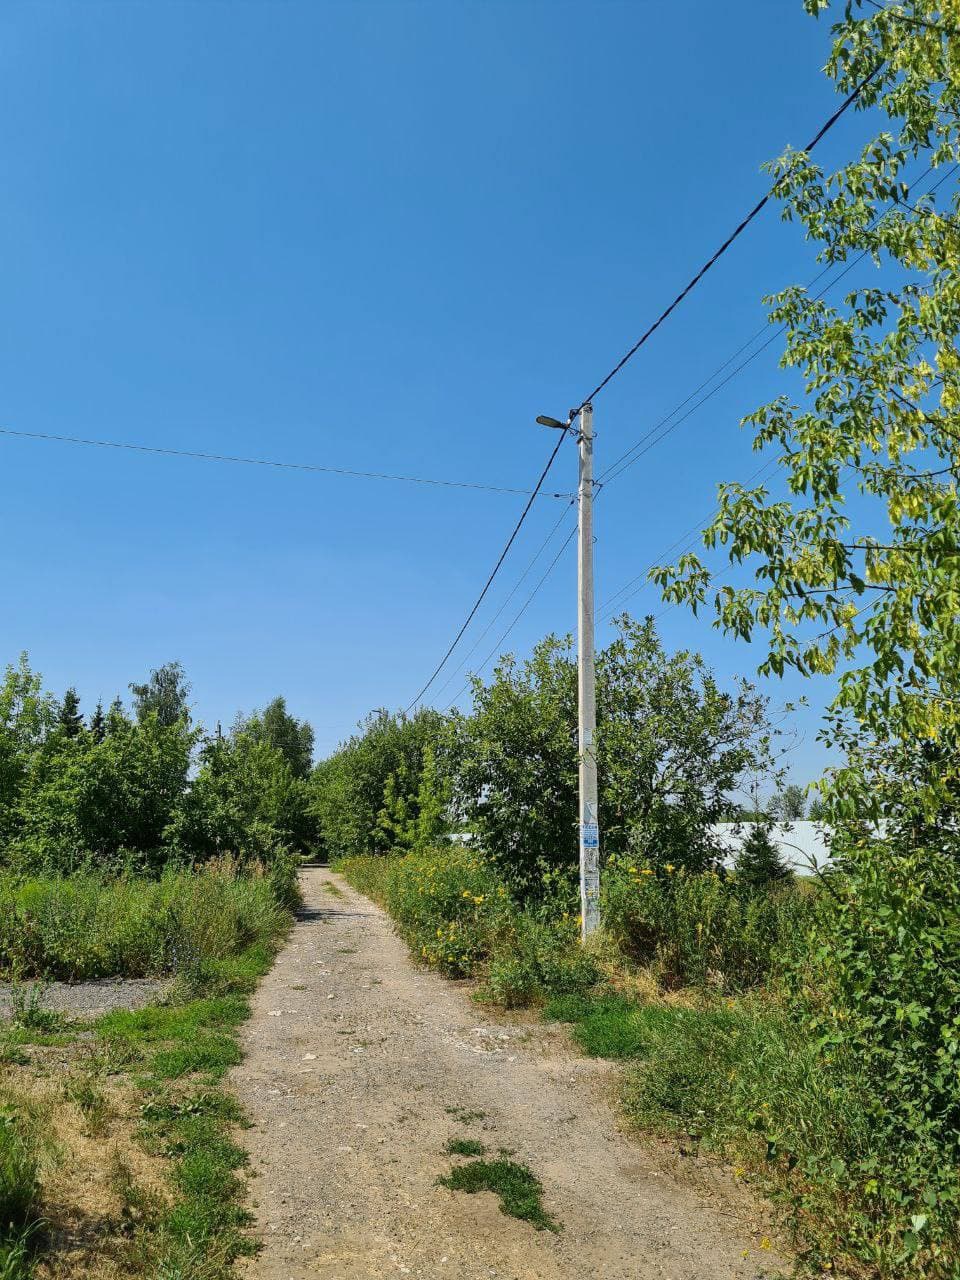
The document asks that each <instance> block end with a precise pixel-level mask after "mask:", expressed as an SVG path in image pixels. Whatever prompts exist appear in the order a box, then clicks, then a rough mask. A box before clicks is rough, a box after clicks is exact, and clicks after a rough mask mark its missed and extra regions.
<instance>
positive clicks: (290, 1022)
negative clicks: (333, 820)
mask: <svg viewBox="0 0 960 1280" xmlns="http://www.w3.org/2000/svg"><path fill="white" fill-rule="evenodd" d="M303 884H304V891H305V896H306V905H305V909H304V911H303V912H302V915H301V918H300V920H299V923H298V924H297V925H296V927H295V929H294V931H293V934H292V936H291V938H290V941H289V942H288V944H287V946H286V947H285V949H284V950H283V952H282V953H281V955H280V957H279V958H278V960H277V963H276V965H275V967H274V968H273V970H272V971H271V973H270V974H269V975H268V976H267V977H266V979H265V980H264V981H263V983H262V984H261V986H260V988H259V990H258V992H257V994H256V996H255V998H254V1012H253V1017H252V1019H251V1021H250V1022H249V1023H248V1024H247V1027H246V1029H245V1032H244V1039H245V1045H244V1047H245V1049H246V1054H247V1056H246V1058H245V1060H244V1062H243V1064H242V1065H241V1066H240V1067H238V1068H236V1070H235V1071H234V1073H233V1077H232V1079H233V1085H234V1087H235V1088H236V1090H237V1092H238V1094H239V1096H240V1099H241V1101H242V1103H243V1105H244V1106H245V1108H246V1110H247V1112H248V1114H249V1115H250V1117H251V1118H252V1120H253V1122H254V1125H253V1128H251V1129H249V1130H247V1131H245V1135H244V1138H243V1141H245V1142H246V1144H247V1146H248V1149H249V1151H250V1155H251V1161H252V1166H253V1169H254V1171H255V1173H256V1174H257V1175H258V1176H256V1177H255V1178H254V1180H253V1181H252V1183H251V1193H252V1196H253V1198H254V1200H255V1202H256V1217H257V1230H258V1232H259V1233H260V1235H261V1236H262V1239H263V1244H264V1248H263V1250H262V1252H261V1253H260V1255H259V1256H258V1257H257V1258H255V1259H252V1260H250V1261H249V1262H248V1263H245V1264H244V1266H245V1268H246V1270H245V1275H246V1276H247V1277H249V1278H250V1280H253V1278H256V1280H315V1278H316V1277H323V1278H324V1280H360V1278H361V1277H363V1278H367V1277H376V1278H377V1280H381V1278H383V1277H393V1276H398V1277H399V1276H413V1277H420V1278H421V1280H493V1278H496V1280H583V1278H584V1277H598V1278H599V1277H603V1280H654V1278H656V1280H755V1278H756V1277H759V1276H763V1275H768V1276H769V1275H774V1274H779V1269H778V1265H777V1259H776V1258H775V1257H774V1256H773V1255H772V1254H771V1253H770V1252H769V1251H768V1250H764V1249H762V1248H761V1247H760V1237H761V1229H760V1225H759V1223H758V1222H757V1221H755V1220H751V1216H750V1215H751V1205H750V1202H749V1201H748V1200H747V1198H746V1197H745V1196H743V1195H738V1194H737V1192H735V1191H734V1190H733V1189H732V1187H730V1186H729V1185H728V1184H727V1181H726V1180H725V1179H724V1178H723V1176H722V1175H721V1174H719V1173H716V1174H713V1173H711V1172H710V1171H709V1170H707V1169H704V1168H699V1167H695V1166H694V1165H693V1162H689V1161H688V1162H681V1161H679V1160H674V1159H673V1158H672V1157H669V1156H667V1155H666V1154H665V1153H664V1152H663V1151H662V1150H659V1149H657V1148H655V1147H650V1148H648V1147H646V1146H643V1145H640V1144H639V1143H637V1142H635V1141H633V1140H632V1139H631V1138H629V1137H627V1136H625V1135H624V1134H622V1133H621V1132H619V1131H618V1128H617V1120H616V1114H615V1111H614V1109H613V1107H612V1106H611V1105H610V1102H609V1101H608V1095H609V1094H610V1093H611V1086H612V1080H613V1078H614V1077H613V1074H612V1069H611V1068H610V1067H609V1065H608V1064H604V1063H599V1062H597V1061H595V1060H590V1059H584V1058H580V1057H578V1056H576V1054H574V1053H573V1052H571V1050H570V1048H569V1045H568V1042H567V1039H566V1036H565V1033H564V1032H563V1031H562V1030H561V1029H560V1028H550V1027H545V1026H543V1025H542V1024H537V1023H534V1022H532V1021H531V1020H529V1019H527V1020H521V1019H514V1020H513V1021H510V1020H508V1019H507V1018H503V1019H500V1018H497V1017H495V1016H493V1015H491V1014H490V1013H489V1012H488V1011H485V1010H482V1009H481V1008H480V1007H478V1006H477V1005H476V1004H474V1003H473V1002H472V1001H471V1000H470V998H469V993H468V991H466V990H464V989H462V987H461V986H459V985H458V984H455V983H450V982H448V981H445V980H444V979H442V978H440V977H438V976H437V975H436V974H433V973H430V972H428V971H425V970H422V969H419V968H417V967H416V965H414V964H413V962H412V961H411V960H410V958H409V955H408V953H407V950H406V947H405V946H404V945H403V944H402V943H401V942H400V941H399V940H398V939H397V937H396V936H395V935H394V933H393V931H392V929H391V926H390V923H389V921H388V919H387V918H386V917H385V916H384V914H383V912H382V911H380V910H379V908H377V907H376V906H374V905H373V904H371V903H370V902H369V901H368V900H367V899H366V898H364V897H361V896H360V895H359V894H357V893H354V892H353V890H351V889H350V888H349V886H347V885H346V884H345V882H344V881H343V880H341V879H339V878H338V877H337V876H335V875H333V874H332V873H330V872H329V871H326V870H311V871H307V872H305V873H304V877H303ZM330 884H332V885H333V886H334V887H335V888H336V889H338V890H339V891H340V896H337V895H336V894H335V893H334V892H332V891H331V890H330V888H329V885H330ZM455 1137H474V1138H478V1139H479V1140H480V1141H482V1142H483V1143H484V1144H485V1145H486V1147H487V1148H488V1149H489V1150H491V1151H492V1152H494V1153H495V1152H496V1151H497V1149H498V1148H500V1147H505V1148H510V1149H512V1150H513V1151H514V1152H515V1155H514V1156H513V1158H514V1159H516V1160H518V1161H521V1162H523V1163H525V1164H527V1165H528V1166H529V1167H530V1168H531V1169H532V1170H533V1172H534V1173H535V1174H536V1175H537V1176H538V1177H539V1178H540V1179H541V1181H542V1183H543V1186H544V1203H545V1207H546V1209H547V1211H548V1212H549V1213H551V1214H552V1215H554V1217H555V1218H556V1219H558V1221H559V1222H560V1223H561V1224H562V1227H563V1230H562V1231H561V1232H560V1234H558V1235H553V1234H551V1233H550V1232H547V1231H536V1230H534V1229H533V1227H532V1226H531V1225H530V1224H529V1223H526V1222H521V1221H518V1220H516V1219H514V1218H510V1217H507V1216H505V1215H504V1214H502V1213H501V1212H500V1210H499V1205H498V1201H497V1200H496V1198H495V1197H494V1196H493V1195H492V1194H490V1193H489V1192H481V1193H479V1194H476V1195H469V1196H468V1195H465V1194H463V1193H460V1192H452V1191H448V1190H446V1189H444V1188H442V1187H438V1186H437V1184H436V1180H437V1177H438V1176H439V1175H441V1174H443V1173H446V1172H449V1169H450V1167H451V1163H452V1158H451V1157H450V1156H448V1155H446V1154H445V1147H446V1144H447V1142H448V1140H449V1139H450V1138H455Z"/></svg>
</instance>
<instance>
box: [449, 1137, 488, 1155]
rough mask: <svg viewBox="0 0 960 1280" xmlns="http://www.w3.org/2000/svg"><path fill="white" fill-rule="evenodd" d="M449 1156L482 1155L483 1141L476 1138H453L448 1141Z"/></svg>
mask: <svg viewBox="0 0 960 1280" xmlns="http://www.w3.org/2000/svg"><path fill="white" fill-rule="evenodd" d="M447 1155H448V1156H482V1155H483V1143H482V1142H478V1141H477V1139H476V1138H451V1139H450V1141H449V1142H448V1143H447Z"/></svg>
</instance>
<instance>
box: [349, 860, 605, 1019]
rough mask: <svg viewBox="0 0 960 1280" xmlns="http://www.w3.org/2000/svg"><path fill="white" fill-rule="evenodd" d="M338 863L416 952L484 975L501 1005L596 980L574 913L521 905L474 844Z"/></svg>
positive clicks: (487, 989) (455, 969)
mask: <svg viewBox="0 0 960 1280" xmlns="http://www.w3.org/2000/svg"><path fill="white" fill-rule="evenodd" d="M337 869H338V870H339V871H341V872H342V873H343V874H344V875H345V876H346V878H347V879H348V880H349V882H350V883H351V884H352V885H353V887H354V888H355V889H359V890H360V892H361V893H366V894H368V896H370V897H372V898H374V899H375V900H376V901H378V902H380V903H381V904H382V905H383V906H384V907H386V909H387V910H388V911H389V912H390V914H391V916H392V917H393V918H394V920H395V921H396V923H397V926H398V928H399V930H400V933H401V934H402V936H403V937H404V939H405V940H406V941H407V943H408V944H409V946H410V948H411V950H412V951H413V953H414V955H416V956H418V957H419V958H420V959H421V960H422V961H423V962H424V963H425V964H429V965H430V966H431V967H432V968H435V969H438V970H439V971H440V972H441V973H444V974H446V975H448V976H449V977H457V978H464V977H471V976H482V977H484V978H485V979H486V981H485V985H484V989H483V994H484V995H485V996H487V997H488V998H490V999H492V1000H494V1001H496V1002H497V1003H498V1004H504V1005H508V1006H518V1005H526V1004H530V1003H532V1002H535V1001H538V1000H541V999H544V998H545V997H546V996H547V995H549V994H550V993H553V992H556V993H562V992H573V991H584V990H586V989H587V988H589V987H590V986H592V985H593V984H594V983H595V982H596V981H597V976H598V970H597V966H596V963H595V961H594V960H593V958H592V957H591V956H590V955H589V954H587V953H586V952H584V951H583V950H582V949H581V947H580V946H579V944H578V941H577V925H576V920H575V919H571V918H568V919H566V920H561V921H559V922H556V921H555V922H549V923H548V922H546V921H545V920H544V919H542V918H541V917H540V916H538V915H534V914H533V912H531V911H526V910H521V909H520V908H518V907H517V905H516V903H514V902H513V900H512V899H511V898H510V896H509V894H508V893H507V890H506V887H505V886H504V885H503V883H502V882H501V881H500V879H499V877H498V876H497V874H496V872H495V871H494V870H493V869H492V868H491V867H490V866H489V865H488V864H487V863H486V862H485V861H484V860H483V858H482V857H481V856H480V855H479V854H478V853H477V851H476V850H475V849H470V848H465V847H463V846H458V845H450V846H446V847H444V848H441V849H436V850H434V851H432V852H430V853H422V854H421V853H410V854H407V855H406V856H404V857H402V858H397V857H392V858H390V857H387V858H384V857H368V858H347V859H344V860H342V861H341V862H339V863H337Z"/></svg>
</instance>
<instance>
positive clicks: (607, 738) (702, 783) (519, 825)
mask: <svg viewBox="0 0 960 1280" xmlns="http://www.w3.org/2000/svg"><path fill="white" fill-rule="evenodd" d="M618 625H619V628H620V635H619V637H618V638H617V639H616V640H614V641H613V643H612V644H610V645H609V646H608V647H607V648H606V649H604V650H603V651H602V652H601V653H599V654H598V656H597V756H598V771H599V787H600V810H601V815H602V823H601V830H602V838H603V842H604V853H605V854H609V853H610V852H614V851H617V852H620V851H623V852H629V853H631V854H633V855H635V856H638V857H643V858H645V859H649V860H652V861H658V862H664V863H665V862H670V863H671V864H672V865H674V866H683V867H686V868H688V869H691V870H698V869H703V868H704V867H706V866H709V865H711V864H712V863H713V862H714V861H715V860H716V859H718V858H719V857H720V854H721V849H720V847H719V844H718V842H717V841H716V840H715V838H714V835H713V832H712V830H711V828H712V825H713V824H714V823H715V822H718V821H719V820H720V819H721V818H722V817H723V815H724V813H725V812H726V811H727V810H728V808H729V800H728V794H729V792H730V791H731V790H733V789H734V788H735V787H736V786H737V785H738V783H739V782H740V781H741V780H742V778H743V777H744V775H745V774H747V773H754V772H756V771H757V770H758V769H762V768H764V767H765V765H766V764H767V762H768V757H769V738H770V730H769V728H768V725H767V720H766V707H765V703H764V700H763V699H762V698H760V697H759V696H758V695H757V693H756V691H755V690H753V689H752V688H750V687H749V686H748V685H746V684H739V685H738V686H737V687H736V688H735V689H734V690H733V691H732V692H731V691H726V690H722V689H721V688H720V687H719V685H718V684H717V681H716V679H715V678H714V676H713V674H712V673H711V672H710V671H709V669H708V668H707V667H706V664H705V663H704V662H703V659H702V658H701V657H700V656H699V655H698V654H692V653H689V652H686V651H681V652H679V653H675V654H667V653H666V652H665V651H664V649H663V646H662V644H661V643H660V640H659V638H658V636H657V634H656V629H655V627H654V624H653V621H652V619H649V618H648V619H647V620H646V621H645V622H642V623H640V622H635V621H632V620H631V619H629V618H627V617H623V618H621V619H619V621H618ZM576 690H577V676H576V663H575V660H574V656H573V651H572V642H571V641H570V640H569V638H568V639H563V640H561V639H558V638H557V637H555V636H550V637H548V638H547V639H546V640H543V641H541V643H540V644H538V645H537V647H536V648H535V650H534V653H533V656H532V657H531V658H530V659H529V660H528V661H527V662H525V663H523V664H518V663H517V662H516V661H515V660H514V659H513V658H512V657H509V656H508V657H506V658H503V659H501V661H500V663H499V665H498V666H497V668H496V670H495V672H494V676H493V679H492V680H491V682H490V684H489V685H484V684H483V682H482V681H481V680H479V679H477V680H475V681H474V709H473V714H472V715H469V716H460V717H458V718H457V719H456V720H455V721H454V736H455V738H456V748H455V751H454V753H453V755H454V757H455V759H454V764H453V770H454V777H455V792H454V797H455V805H456V807H457V808H458V809H459V810H460V811H461V812H462V813H463V814H464V815H465V817H466V819H467V822H468V823H469V825H470V827H471V829H472V830H473V831H474V832H475V833H476V835H477V838H478V841H479V842H480V844H481V847H482V848H483V849H484V851H485V852H486V853H487V854H488V855H489V856H490V857H491V858H492V859H493V860H494V861H495V862H496V863H497V864H498V866H499V867H500V869H501V871H502V872H503V873H504V874H505V875H507V876H509V878H510V879H511V880H512V881H513V883H514V885H515V887H516V888H517V889H518V891H519V892H521V893H524V894H525V893H531V894H535V893H536V892H537V891H538V886H539V885H540V883H541V881H542V877H543V873H544V871H545V870H547V869H549V868H554V867H566V868H571V869H572V868H574V867H575V866H576V863H577V825H576V824H577V769H578V756H577V745H576V739H575V728H574V726H575V725H576V722H577V717H576Z"/></svg>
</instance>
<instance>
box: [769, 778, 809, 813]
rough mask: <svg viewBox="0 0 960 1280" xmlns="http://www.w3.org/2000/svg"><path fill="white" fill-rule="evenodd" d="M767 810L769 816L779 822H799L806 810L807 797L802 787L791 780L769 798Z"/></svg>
mask: <svg viewBox="0 0 960 1280" xmlns="http://www.w3.org/2000/svg"><path fill="white" fill-rule="evenodd" d="M768 810H769V813H770V816H771V818H779V819H780V821H781V822H800V821H801V820H802V819H803V816H804V814H805V813H806V811H807V797H806V795H805V793H804V790H803V787H798V786H797V785H796V783H794V782H791V783H790V785H789V786H788V787H785V788H784V790H783V791H781V792H780V793H779V794H778V795H775V796H774V798H773V799H772V800H771V802H770V804H769V806H768Z"/></svg>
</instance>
